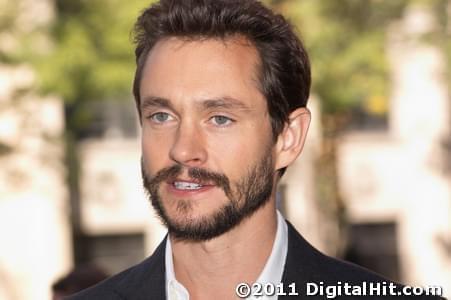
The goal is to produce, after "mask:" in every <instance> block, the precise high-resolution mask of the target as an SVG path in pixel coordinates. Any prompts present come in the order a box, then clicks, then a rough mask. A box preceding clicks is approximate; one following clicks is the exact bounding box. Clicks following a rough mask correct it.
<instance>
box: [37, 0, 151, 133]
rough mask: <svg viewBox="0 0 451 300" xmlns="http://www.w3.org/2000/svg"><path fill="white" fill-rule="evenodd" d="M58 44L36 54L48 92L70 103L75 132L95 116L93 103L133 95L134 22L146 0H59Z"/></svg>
mask: <svg viewBox="0 0 451 300" xmlns="http://www.w3.org/2000/svg"><path fill="white" fill-rule="evenodd" d="M55 3H56V11H57V18H56V21H55V23H54V26H53V29H52V34H53V37H54V42H55V46H54V49H53V51H52V53H51V55H49V56H48V57H46V58H45V59H42V58H40V60H36V61H35V62H36V65H37V67H38V70H39V71H40V75H41V77H40V78H41V88H42V90H43V91H44V92H51V93H57V94H58V95H61V96H62V97H63V99H64V100H65V101H66V104H67V127H68V130H70V131H72V132H73V133H74V134H75V135H76V136H77V135H78V134H79V133H80V132H82V131H83V130H84V129H85V128H86V127H87V126H88V125H89V123H90V121H92V118H93V115H92V112H91V110H90V107H91V106H90V103H91V102H93V101H103V100H112V99H127V100H128V99H130V97H131V93H130V90H131V88H130V86H131V81H132V79H133V74H134V55H133V46H132V41H131V28H132V26H133V23H134V21H135V19H136V16H137V15H138V13H139V10H140V9H142V8H144V7H145V6H146V5H148V4H149V1H148V0H147V1H146V0H131V1H126V2H124V1H120V0H91V1H86V0H56V2H55Z"/></svg>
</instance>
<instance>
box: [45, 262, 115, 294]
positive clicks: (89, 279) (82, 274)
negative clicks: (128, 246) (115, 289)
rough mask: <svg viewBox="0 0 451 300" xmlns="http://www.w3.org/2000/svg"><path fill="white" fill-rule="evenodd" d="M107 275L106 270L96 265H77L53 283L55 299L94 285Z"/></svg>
mask: <svg viewBox="0 0 451 300" xmlns="http://www.w3.org/2000/svg"><path fill="white" fill-rule="evenodd" d="M107 277H108V275H107V274H106V272H105V271H103V270H102V269H101V268H99V267H97V266H95V265H92V264H86V265H81V266H77V267H75V268H74V269H73V270H72V271H70V272H69V273H68V274H67V275H65V276H63V277H62V278H60V279H58V280H57V281H56V282H55V283H54V284H53V285H52V294H53V300H60V299H63V298H64V297H66V296H69V295H72V294H74V293H76V292H79V291H81V290H84V289H86V288H88V287H90V286H93V285H94V284H96V283H98V282H100V281H102V280H104V279H106V278H107Z"/></svg>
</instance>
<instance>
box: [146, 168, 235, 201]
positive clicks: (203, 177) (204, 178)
mask: <svg viewBox="0 0 451 300" xmlns="http://www.w3.org/2000/svg"><path fill="white" fill-rule="evenodd" d="M184 169H186V167H184V166H182V165H180V164H176V165H173V166H170V167H166V168H164V169H161V170H160V171H158V172H157V173H156V174H155V175H154V176H152V177H150V176H148V175H147V174H146V172H145V170H144V165H142V172H143V177H144V178H145V179H147V184H148V186H149V187H150V188H151V190H156V188H157V187H158V185H159V184H160V183H162V182H166V181H173V180H175V179H177V177H178V176H179V175H181V174H182V173H183V171H184ZM187 174H188V177H189V178H192V179H195V180H197V181H199V182H209V183H213V184H214V185H216V186H217V187H220V188H221V189H223V190H224V192H225V194H226V195H227V196H229V195H231V189H230V180H229V178H228V177H227V176H226V175H225V174H222V173H218V172H214V171H210V170H207V169H203V168H196V167H193V168H188V169H187Z"/></svg>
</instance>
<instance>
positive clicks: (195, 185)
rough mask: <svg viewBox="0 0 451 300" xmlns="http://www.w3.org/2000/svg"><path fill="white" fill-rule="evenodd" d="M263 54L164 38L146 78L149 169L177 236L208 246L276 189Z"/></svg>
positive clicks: (151, 187) (243, 46)
mask: <svg viewBox="0 0 451 300" xmlns="http://www.w3.org/2000/svg"><path fill="white" fill-rule="evenodd" d="M257 62H258V54H257V52H256V50H255V48H254V47H252V46H250V45H249V44H248V43H246V41H245V40H244V39H238V38H237V39H234V40H227V41H221V40H212V39H208V40H201V41H183V40H181V39H176V38H171V39H167V40H163V41H160V42H158V43H157V44H156V45H155V47H154V48H153V49H152V51H151V52H150V54H149V57H148V58H147V61H146V64H145V67H144V70H143V76H142V79H141V86H140V96H141V111H142V152H143V160H142V171H143V182H144V186H145V188H146V190H147V191H148V192H149V195H150V198H151V202H152V205H153V206H154V207H155V209H156V210H157V212H158V214H159V215H160V217H161V218H162V220H163V221H164V223H165V224H166V225H167V226H168V228H169V231H170V232H171V234H172V236H174V237H176V238H180V239H189V240H208V239H211V238H214V237H216V236H218V235H221V234H222V233H224V232H227V231H228V230H230V229H231V228H233V227H234V226H236V225H237V224H239V223H240V222H241V221H242V220H243V219H244V218H246V217H247V216H250V215H251V214H252V213H253V212H255V211H256V210H257V209H259V208H261V207H262V206H264V205H265V204H266V203H267V201H268V200H269V199H270V197H271V194H272V190H273V185H274V172H275V170H274V163H273V161H274V160H273V159H274V157H273V156H274V153H273V152H274V151H273V137H272V131H271V125H270V118H269V115H268V111H267V105H266V100H265V99H264V97H263V95H262V94H261V93H260V92H259V90H258V88H257V86H258V83H257V81H256V77H257V76H256V73H257V70H256V67H257Z"/></svg>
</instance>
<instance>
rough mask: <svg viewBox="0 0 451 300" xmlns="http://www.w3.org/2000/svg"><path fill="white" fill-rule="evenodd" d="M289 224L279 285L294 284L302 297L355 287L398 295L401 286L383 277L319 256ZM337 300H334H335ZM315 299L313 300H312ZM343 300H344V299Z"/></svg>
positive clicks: (319, 253) (412, 297)
mask: <svg viewBox="0 0 451 300" xmlns="http://www.w3.org/2000/svg"><path fill="white" fill-rule="evenodd" d="M287 223H288V253H287V259H286V262H285V268H284V274H283V276H282V281H283V282H284V283H285V284H291V283H296V285H297V287H298V288H299V290H300V292H301V293H303V294H304V295H305V294H306V292H307V288H308V286H309V285H310V286H314V287H315V288H316V287H319V286H322V287H324V288H325V287H327V286H334V287H336V288H337V289H338V288H339V286H344V285H345V284H347V285H352V286H358V287H362V288H363V287H365V286H366V287H369V286H373V287H374V286H375V287H376V288H379V289H381V290H383V289H384V288H385V289H389V288H390V286H393V287H395V289H396V291H401V289H402V288H403V287H404V285H402V284H400V283H397V282H395V281H392V280H390V279H388V278H385V277H383V276H382V275H380V274H377V273H375V272H373V271H370V270H368V269H366V268H363V267H361V266H358V265H355V264H353V263H350V262H347V261H344V260H340V259H337V258H333V257H330V256H327V255H325V254H323V253H321V252H320V251H319V250H317V249H316V248H314V247H313V246H312V245H310V244H309V243H308V242H307V241H306V240H305V239H304V238H303V237H302V236H301V235H300V234H299V233H298V232H297V231H296V229H295V228H294V227H293V225H291V224H290V223H289V222H287ZM338 298H340V297H338ZM338 298H337V299H338ZM361 298H362V299H392V298H393V299H431V300H432V299H443V298H440V297H438V296H411V297H406V296H404V297H392V298H391V297H381V296H376V297H371V296H363V297H361ZM312 299H316V298H314V297H313V298H312ZM344 299H346V298H344ZM349 299H350V298H349Z"/></svg>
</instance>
